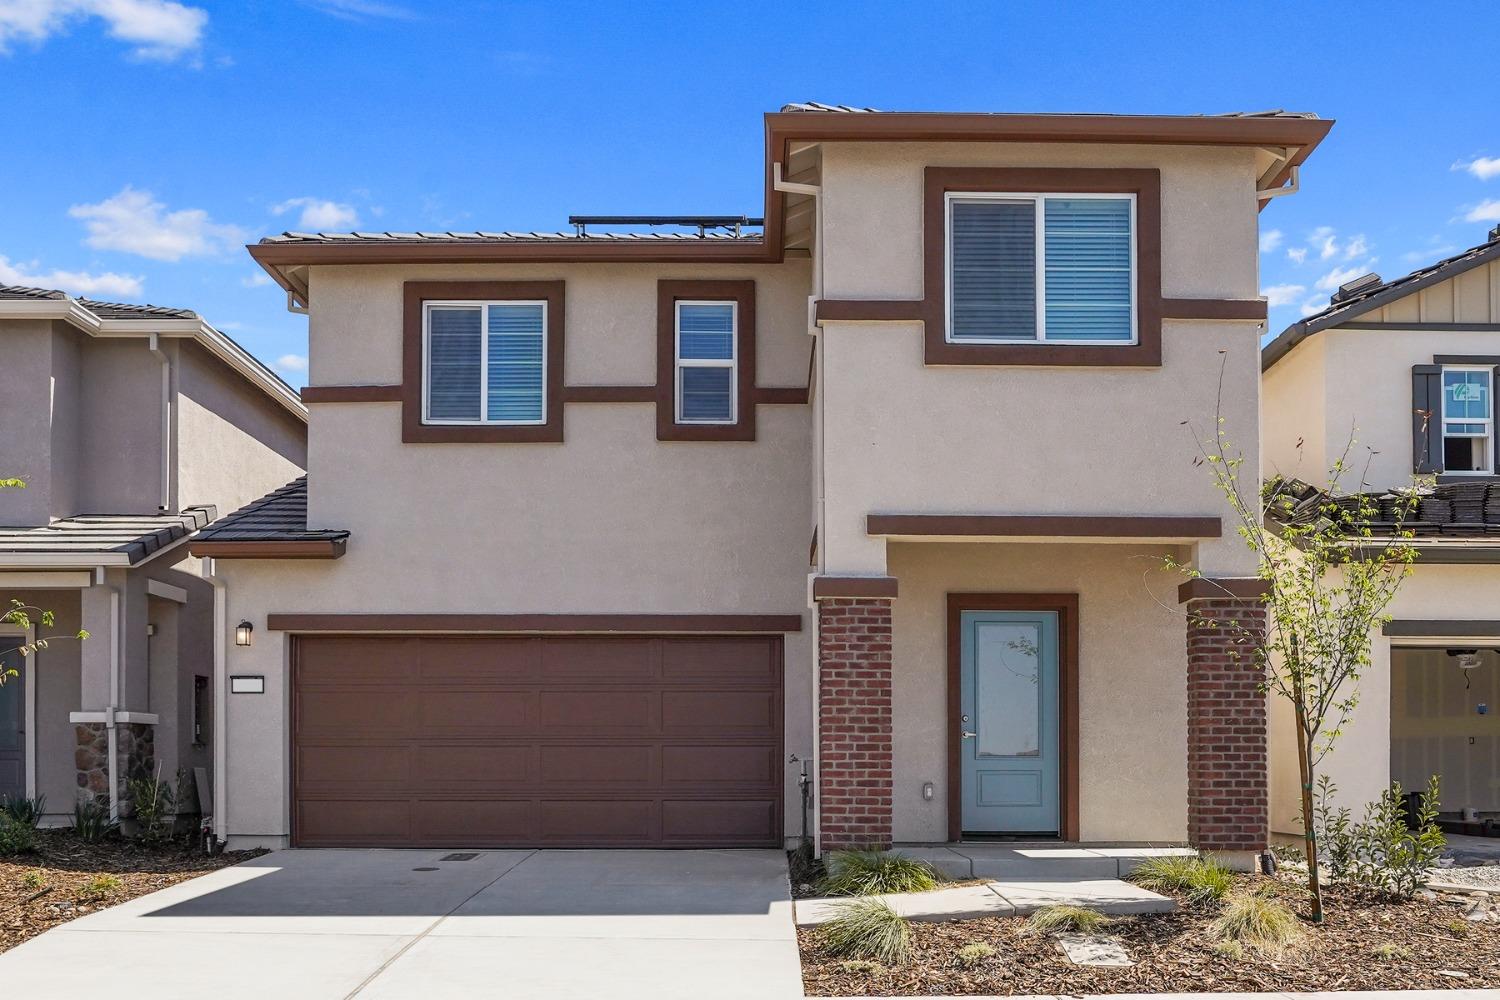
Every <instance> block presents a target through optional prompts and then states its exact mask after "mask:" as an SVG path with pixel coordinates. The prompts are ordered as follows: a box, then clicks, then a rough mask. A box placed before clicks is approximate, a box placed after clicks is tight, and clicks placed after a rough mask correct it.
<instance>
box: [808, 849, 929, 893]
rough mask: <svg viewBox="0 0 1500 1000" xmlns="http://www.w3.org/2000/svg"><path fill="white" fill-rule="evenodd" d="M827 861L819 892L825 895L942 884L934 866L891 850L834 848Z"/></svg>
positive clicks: (907, 889) (912, 889)
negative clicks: (825, 873)
mask: <svg viewBox="0 0 1500 1000" xmlns="http://www.w3.org/2000/svg"><path fill="white" fill-rule="evenodd" d="M824 864H825V865H826V866H827V868H828V874H827V875H826V876H825V877H824V878H823V880H822V881H821V882H819V883H818V891H819V892H821V893H822V894H823V895H825V896H874V895H879V894H880V893H885V892H922V891H924V890H927V889H935V888H937V885H938V876H937V873H936V872H935V871H933V869H932V866H931V865H928V864H925V863H924V862H921V861H916V860H914V859H912V858H908V857H903V856H902V855H900V854H891V853H889V852H887V851H834V852H833V853H832V854H830V855H829V856H828V857H827V858H826V859H825V860H824Z"/></svg>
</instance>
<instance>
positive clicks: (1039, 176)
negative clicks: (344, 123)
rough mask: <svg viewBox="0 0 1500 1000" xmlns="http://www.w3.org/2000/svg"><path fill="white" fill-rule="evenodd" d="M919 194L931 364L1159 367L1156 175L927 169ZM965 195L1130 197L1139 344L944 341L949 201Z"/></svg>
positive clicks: (926, 347) (925, 354) (1078, 169)
mask: <svg viewBox="0 0 1500 1000" xmlns="http://www.w3.org/2000/svg"><path fill="white" fill-rule="evenodd" d="M923 178H924V179H923V192H922V246H923V250H922V258H923V265H922V318H923V322H924V324H925V326H924V330H923V344H924V351H923V360H924V361H925V362H926V363H927V364H929V365H1070V366H1071V365H1080V366H1097V367H1131V368H1157V367H1160V366H1161V320H1162V300H1161V171H1160V170H1154V169H1151V170H1146V169H1126V168H1115V169H1095V168H1086V167H1056V168H1046V167H928V168H927V169H926V171H925V172H924V174H923ZM965 191H982V192H991V191H1036V192H1043V193H1045V192H1049V191H1060V192H1076V193H1079V194H1096V193H1097V194H1133V195H1135V317H1136V319H1135V326H1136V343H1134V344H1104V345H1099V346H1077V345H1064V344H1047V343H1042V342H1038V343H1030V344H1028V343H1022V344H955V343H949V341H948V336H947V333H948V319H947V316H948V305H947V296H948V281H947V278H948V273H947V272H948V262H947V246H948V240H947V228H948V210H947V201H946V196H947V195H948V194H949V193H951V192H965Z"/></svg>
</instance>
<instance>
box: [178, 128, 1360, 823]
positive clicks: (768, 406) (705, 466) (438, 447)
mask: <svg viewBox="0 0 1500 1000" xmlns="http://www.w3.org/2000/svg"><path fill="white" fill-rule="evenodd" d="M1330 125H1331V123H1330V122H1327V121H1321V120H1318V119H1316V118H1314V117H1311V116H1304V115H1291V114H1283V113H1270V114H1264V115H1232V116H1218V117H1136V116H1090V115H989V114H909V113H878V112H870V111H862V110H855V109H847V108H830V107H826V106H822V105H797V106H792V107H789V108H786V109H784V110H783V111H781V112H779V113H773V114H769V115H767V116H766V119H765V135H766V151H765V162H764V171H765V191H766V194H765V205H764V228H763V231H760V232H753V233H751V232H744V231H740V232H732V233H727V234H723V235H714V234H713V233H712V232H710V233H709V234H707V235H699V234H694V233H686V234H660V235H653V234H650V233H647V234H614V235H602V234H596V233H591V232H588V231H586V230H585V231H583V232H575V233H562V234H536V233H501V232H474V233H353V234H286V235H284V236H279V237H272V238H269V239H266V240H263V241H262V242H261V243H259V244H258V245H256V246H253V247H251V248H250V250H251V254H252V256H253V257H254V258H255V259H256V260H257V261H258V262H259V263H260V264H261V265H262V266H263V267H264V268H265V269H266V271H267V272H268V273H269V274H270V275H271V276H272V277H273V278H275V280H276V281H277V282H278V283H279V284H280V285H281V286H282V287H283V288H284V289H285V290H286V292H287V293H288V295H289V296H290V298H291V299H292V300H294V301H295V303H297V304H298V307H299V308H300V307H303V306H305V307H306V308H307V309H308V311H309V313H310V316H311V322H310V330H311V345H310V363H311V385H310V387H309V388H308V389H307V390H306V391H305V393H304V398H305V399H306V401H307V402H308V403H309V405H310V419H309V463H310V464H309V473H308V476H307V479H306V482H305V484H294V485H293V486H291V487H288V488H287V489H285V490H283V491H281V492H279V493H278V494H276V495H275V496H272V497H268V498H267V500H266V502H265V503H264V504H261V505H255V506H252V507H251V508H250V509H249V510H247V511H245V512H242V514H240V515H236V516H231V517H229V518H227V519H226V520H225V521H224V522H223V524H222V525H221V526H220V527H218V528H217V529H216V530H213V531H210V532H207V533H205V534H204V535H203V536H202V537H201V538H199V539H197V540H195V542H194V543H193V551H194V552H195V553H197V554H200V555H202V556H205V557H209V558H212V559H213V562H214V572H215V574H216V575H217V576H218V577H219V578H220V579H222V580H223V581H224V584H225V599H226V601H227V620H228V621H230V622H235V621H239V620H241V619H243V620H245V621H247V622H249V623H250V624H251V625H252V627H253V630H254V632H253V641H252V642H251V644H250V645H248V646H237V645H229V646H227V648H226V650H225V655H226V662H225V663H223V664H222V665H221V669H222V670H223V671H224V672H225V674H226V675H228V676H231V677H235V678H242V680H238V681H236V682H234V685H231V687H230V689H229V690H230V692H231V693H230V694H229V695H228V706H227V713H228V715H227V719H226V727H225V731H224V736H225V739H224V743H223V753H224V754H225V755H226V758H227V759H226V760H225V762H224V767H223V768H222V769H221V770H222V772H223V773H224V774H225V775H226V780H225V781H224V782H223V783H222V785H221V789H220V794H222V795H224V796H225V798H226V802H225V805H224V807H223V808H220V809H217V810H215V815H216V817H217V818H218V821H219V824H220V825H219V833H220V835H221V836H223V837H225V838H226V839H227V840H228V841H229V842H230V843H231V844H234V845H249V844H266V845H284V844H287V843H293V844H300V845H370V846H374V845H391V846H400V845H441V846H447V845H463V846H511V845H529V846H562V845H573V846H611V845H618V846H705V845H707V846H736V845H738V846H752V845H753V846H764V845H775V844H780V843H782V842H783V841H784V839H785V838H795V837H796V836H798V835H799V834H800V833H801V815H802V809H801V798H800V792H799V775H800V773H801V769H802V768H803V767H804V766H806V767H807V768H808V773H809V775H810V778H811V780H810V782H809V784H810V792H811V808H812V824H813V827H814V829H813V831H812V832H813V834H814V836H815V837H816V838H817V840H818V843H819V845H820V847H821V848H824V849H826V848H833V847H841V846H848V845H866V844H890V843H902V844H911V843H933V842H936V843H943V842H948V841H955V840H959V839H962V838H969V837H983V836H993V835H1013V836H1040V837H1055V838H1064V839H1066V840H1070V841H1087V842H1101V841H1152V842H1161V843H1167V842H1184V841H1191V842H1192V843H1194V844H1197V845H1200V846H1203V847H1206V848H1212V849H1215V850H1222V851H1227V852H1235V851H1251V850H1255V849H1258V848H1261V847H1262V846H1263V845H1264V844H1265V840H1266V827H1267V819H1266V808H1267V807H1266V773H1265V772H1266V765H1265V710H1264V702H1263V700H1262V699H1261V698H1260V697H1259V696H1258V694H1257V692H1256V686H1255V679H1254V678H1253V676H1248V675H1247V674H1246V672H1245V671H1243V670H1240V669H1236V668H1235V667H1233V666H1226V663H1228V662H1229V658H1228V657H1227V656H1226V655H1225V645H1226V643H1227V642H1228V641H1229V640H1228V639H1227V638H1226V637H1225V636H1224V635H1220V634H1218V633H1215V632H1213V631H1212V630H1208V629H1204V628H1197V627H1194V626H1190V625H1189V616H1188V614H1187V607H1191V606H1198V607H1199V608H1200V609H1211V610H1213V611H1214V612H1215V613H1231V612H1234V613H1240V614H1244V615H1247V616H1249V617H1250V618H1252V619H1253V618H1254V616H1255V615H1257V614H1258V613H1259V612H1258V611H1257V610H1256V607H1255V605H1254V604H1253V603H1249V602H1248V601H1244V600H1240V599H1239V598H1236V597H1233V596H1230V597H1226V596H1225V594H1226V593H1228V594H1230V595H1233V594H1240V593H1242V594H1245V595H1253V594H1255V593H1258V592H1259V591H1258V590H1257V589H1256V588H1255V586H1254V585H1253V583H1252V582H1250V581H1248V579H1247V578H1249V577H1250V576H1252V575H1253V574H1254V572H1255V563H1254V560H1253V559H1251V558H1250V557H1249V556H1248V554H1247V553H1246V551H1245V550H1244V549H1243V547H1242V545H1241V543H1240V542H1238V541H1237V540H1236V539H1235V538H1234V537H1233V532H1232V530H1229V529H1228V528H1227V527H1226V515H1227V514H1228V510H1227V508H1226V505H1225V504H1224V502H1223V500H1222V498H1221V497H1220V496H1219V495H1218V494H1217V493H1216V492H1215V489H1214V487H1213V486H1212V484H1211V483H1210V480H1209V478H1208V476H1207V475H1206V474H1205V473H1204V472H1203V470H1202V469H1200V468H1197V467H1195V464H1194V456H1195V455H1196V454H1197V446H1196V442H1195V438H1194V432H1193V431H1192V430H1190V429H1188V428H1185V427H1184V426H1182V423H1183V421H1193V422H1196V423H1197V424H1198V426H1199V428H1200V429H1201V431H1202V432H1204V433H1207V432H1210V431H1211V428H1212V424H1213V419H1214V413H1215V406H1216V398H1217V396H1218V395H1219V393H1220V376H1221V369H1222V373H1223V385H1222V396H1223V408H1224V409H1223V412H1224V417H1225V419H1226V421H1227V422H1228V424H1229V425H1230V426H1231V427H1232V428H1234V429H1237V430H1238V431H1239V432H1240V437H1241V439H1243V440H1245V441H1248V442H1254V440H1255V438H1256V427H1257V421H1258V385H1259V366H1258V359H1259V348H1258V336H1259V333H1260V330H1261V327H1262V325H1263V323H1264V320H1265V316H1266V309H1265V303H1264V301H1263V300H1262V299H1260V298H1258V297H1257V296H1258V284H1257V277H1258V276H1257V213H1258V212H1259V210H1260V209H1261V208H1262V207H1263V206H1264V205H1265V204H1267V203H1268V202H1269V201H1270V199H1271V197H1272V196H1273V195H1275V194H1276V193H1278V190H1279V189H1281V188H1282V187H1283V185H1285V184H1286V183H1287V181H1288V178H1290V177H1291V176H1293V174H1294V173H1295V171H1296V170H1297V169H1298V168H1299V167H1300V165H1301V164H1302V162H1303V161H1304V160H1305V159H1306V157H1307V156H1308V154H1309V153H1310V152H1311V150H1312V149H1313V148H1314V147H1315V146H1316V145H1317V144H1318V142H1319V141H1320V140H1321V139H1322V138H1323V136H1324V135H1325V134H1326V133H1327V131H1328V129H1329V127H1330ZM1253 457H1254V456H1252V458H1253ZM1253 468H1254V466H1253V465H1252V469H1253ZM1168 555H1172V556H1176V557H1177V558H1180V559H1182V560H1183V561H1185V562H1189V563H1191V564H1192V565H1193V566H1195V567H1196V568H1197V569H1198V570H1200V571H1201V572H1202V573H1203V574H1204V575H1205V576H1207V577H1209V578H1212V579H1214V580H1217V581H1219V585H1218V586H1209V585H1206V584H1205V585H1193V586H1186V587H1180V584H1181V579H1180V578H1179V577H1177V576H1173V575H1171V574H1169V573H1167V572H1165V571H1164V570H1163V559H1164V557H1166V556H1168ZM236 685H237V686H236ZM238 690H243V691H244V692H245V693H243V694H241V693H235V692H236V691H238Z"/></svg>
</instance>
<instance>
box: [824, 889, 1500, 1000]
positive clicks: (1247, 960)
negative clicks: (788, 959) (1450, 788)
mask: <svg viewBox="0 0 1500 1000" xmlns="http://www.w3.org/2000/svg"><path fill="white" fill-rule="evenodd" d="M1268 885H1269V886H1270V888H1269V889H1267V886H1268ZM1252 886H1253V887H1255V888H1259V889H1261V890H1262V891H1269V892H1271V893H1273V894H1275V895H1276V896H1277V897H1278V898H1280V899H1281V901H1282V902H1284V903H1286V904H1287V905H1288V906H1290V907H1291V908H1292V909H1293V910H1295V911H1297V912H1298V913H1299V915H1302V916H1304V917H1305V916H1306V915H1307V905H1306V893H1305V890H1302V889H1301V888H1299V887H1298V886H1296V885H1293V884H1291V883H1289V882H1285V881H1280V880H1277V881H1275V882H1269V881H1268V880H1266V879H1253V880H1252V879H1251V878H1249V877H1247V878H1246V879H1245V880H1244V884H1242V885H1241V886H1239V887H1237V889H1238V890H1239V891H1246V890H1248V889H1249V888H1251V887H1252ZM1324 901H1325V920H1324V923H1323V924H1322V925H1321V926H1317V925H1312V924H1306V925H1305V926H1306V929H1307V933H1306V934H1305V935H1304V936H1303V938H1302V940H1301V941H1300V942H1299V943H1297V944H1296V945H1293V946H1292V947H1291V948H1290V949H1289V950H1287V951H1286V952H1284V953H1283V954H1281V955H1280V956H1276V957H1270V956H1265V955H1260V954H1257V953H1256V952H1253V951H1250V950H1248V949H1247V950H1246V951H1245V953H1244V956H1243V957H1242V958H1230V957H1226V956H1222V955H1218V954H1215V952H1214V948H1213V946H1214V944H1215V941H1214V940H1213V938H1212V937H1211V935H1210V933H1209V924H1210V923H1211V922H1212V921H1213V919H1214V916H1215V911H1214V910H1212V909H1205V908H1197V909H1194V908H1192V907H1188V906H1186V904H1180V905H1181V906H1182V908H1181V909H1179V911H1178V912H1176V913H1167V914H1152V915H1146V916H1139V917H1123V918H1119V919H1117V921H1116V922H1115V923H1113V924H1111V925H1110V926H1109V927H1108V928H1107V931H1106V932H1107V933H1108V934H1110V935H1111V936H1113V937H1116V938H1118V939H1119V940H1120V941H1121V943H1123V944H1124V946H1125V949H1126V950H1127V951H1128V952H1129V953H1130V955H1131V957H1132V958H1134V959H1135V961H1136V963H1137V964H1136V965H1135V967H1134V968H1130V969H1106V968H1088V967H1083V966H1076V965H1073V964H1071V963H1069V962H1068V961H1067V960H1066V959H1065V958H1064V957H1063V956H1062V954H1061V953H1060V952H1059V951H1058V950H1057V947H1056V945H1055V944H1054V942H1053V940H1052V939H1051V938H1050V937H1044V936H1032V935H1030V934H1028V933H1026V921H1025V919H1024V918H1020V917H993V918H988V919H984V920H965V921H957V922H953V923H913V924H912V930H913V939H914V948H913V956H912V958H911V959H910V960H909V961H908V962H907V963H906V964H905V965H902V966H899V967H896V968H891V969H877V970H876V971H872V972H865V971H846V970H845V968H844V967H843V961H844V960H843V959H839V958H835V957H833V956H831V955H828V954H826V953H825V952H823V951H822V950H821V948H820V946H819V944H818V938H817V932H816V930H815V929H801V928H799V929H798V931H797V936H798V941H799V943H800V945H801V948H802V979H803V983H804V984H805V986H806V989H807V993H808V995H809V996H870V995H874V996H912V995H923V994H933V995H939V996H942V995H961V994H965V993H981V994H986V993H988V994H999V995H1006V994H1027V993H1030V994H1054V995H1055V994H1071V995H1074V996H1077V995H1080V994H1086V993H1173V992H1177V993H1180V992H1227V991H1247V992H1275V991H1283V990H1297V991H1314V990H1407V989H1479V988H1487V987H1500V924H1496V923H1476V922H1469V921H1465V920H1464V919H1463V912H1464V910H1463V906H1462V905H1461V904H1462V902H1464V900H1463V899H1462V898H1461V897H1460V898H1459V899H1457V900H1453V899H1447V898H1439V899H1437V900H1427V899H1417V900H1413V901H1411V902H1409V903H1401V902H1393V901H1386V900H1376V899H1370V898H1364V897H1361V896H1358V895H1355V894H1353V893H1350V892H1347V891H1344V890H1341V889H1337V888H1336V889H1332V890H1326V891H1325V896H1324ZM973 941H984V942H987V943H988V944H990V945H992V946H993V947H994V948H995V952H996V953H995V955H994V957H992V958H988V959H985V960H983V961H982V962H981V963H980V964H979V965H978V966H977V967H975V968H973V969H965V968H961V967H960V966H959V965H958V963H957V961H956V958H955V956H956V953H957V952H958V949H959V948H961V947H963V946H964V945H965V944H968V943H970V942H973ZM1385 944H1392V945H1398V946H1402V947H1404V948H1406V949H1408V950H1409V952H1410V957H1402V958H1396V959H1388V960H1387V959H1381V958H1380V957H1379V956H1378V955H1377V954H1376V949H1377V948H1379V947H1380V946H1381V945H1385ZM1444 973H1447V975H1444ZM1454 973H1457V974H1459V975H1454Z"/></svg>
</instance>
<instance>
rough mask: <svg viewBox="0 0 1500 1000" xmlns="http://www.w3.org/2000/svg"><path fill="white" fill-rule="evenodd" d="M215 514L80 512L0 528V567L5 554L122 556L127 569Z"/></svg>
mask: <svg viewBox="0 0 1500 1000" xmlns="http://www.w3.org/2000/svg"><path fill="white" fill-rule="evenodd" d="M217 514H218V511H217V510H216V509H215V508H214V507H213V506H212V505H207V506H202V507H187V508H184V509H183V511H182V513H180V514H79V515H78V516H76V517H65V518H63V519H62V520H59V521H53V522H52V523H51V524H49V525H45V526H40V527H31V528H0V565H3V564H5V563H6V562H7V558H6V557H7V556H18V555H19V556H53V555H89V556H104V555H124V556H126V557H128V559H129V563H130V565H132V566H133V565H135V564H136V563H138V562H140V561H141V560H143V559H145V558H146V557H147V556H149V555H151V554H153V553H155V552H157V551H159V550H160V549H162V548H164V547H166V546H168V545H171V544H172V543H173V542H176V541H178V540H180V539H183V538H186V537H187V536H188V535H190V534H192V533H193V532H195V531H197V530H199V529H201V528H202V527H204V526H205V525H207V524H208V523H209V522H210V521H212V520H213V519H214V517H215V516H216V515H217Z"/></svg>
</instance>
